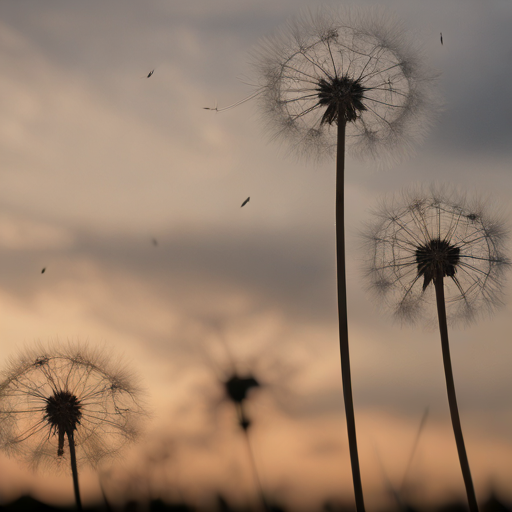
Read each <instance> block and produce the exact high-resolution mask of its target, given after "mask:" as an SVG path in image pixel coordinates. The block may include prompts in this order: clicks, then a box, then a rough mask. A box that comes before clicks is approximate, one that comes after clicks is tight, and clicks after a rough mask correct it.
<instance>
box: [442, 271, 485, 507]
mask: <svg viewBox="0 0 512 512" xmlns="http://www.w3.org/2000/svg"><path fill="white" fill-rule="evenodd" d="M434 286H435V289H436V301H437V315H438V318H439V332H440V334H441V347H442V350H443V364H444V375H445V378H446V391H447V392H448V403H449V405H450V416H451V419H452V427H453V433H454V435H455V443H456V445H457V452H458V454H459V462H460V467H461V470H462V477H463V478H464V485H465V486H466V495H467V497H468V503H469V510H470V512H478V505H477V502H476V496H475V489H474V487H473V480H472V478H471V471H470V469H469V461H468V456H467V454H466V447H465V445H464V437H463V436H462V427H461V424H460V417H459V409H458V407H457V397H456V395H455V383H454V380H453V371H452V363H451V357H450V345H449V342H448V325H447V322H446V304H445V299H444V284H443V274H442V270H438V273H437V276H436V278H435V279H434Z"/></svg>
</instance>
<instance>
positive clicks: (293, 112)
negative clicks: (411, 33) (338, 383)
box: [252, 9, 435, 512]
mask: <svg viewBox="0 0 512 512" xmlns="http://www.w3.org/2000/svg"><path fill="white" fill-rule="evenodd" d="M411 48H412V46H411V44H410V42H409V41H407V40H406V37H405V34H404V32H403V30H402V29H401V28H400V26H399V25H398V24H397V23H396V22H394V21H391V20H390V19H389V17H388V16H387V15H386V14H385V13H384V12H382V11H375V12H373V11H371V12H369V13H367V14H365V15H363V14H362V11H361V12H358V13H354V12H349V11H348V10H335V11H334V10H332V11H331V10H325V9H324V10H318V11H317V13H316V14H312V13H311V12H308V13H306V14H304V15H303V16H302V17H298V18H296V19H294V20H292V21H290V22H289V23H288V25H286V26H285V27H284V28H283V29H282V30H281V31H280V32H278V33H277V34H276V35H275V36H274V37H272V38H268V39H266V40H265V41H264V42H263V43H262V44H261V45H260V46H259V47H258V48H257V49H256V50H255V52H254V67H255V70H256V72H257V73H258V77H259V79H258V84H257V91H256V93H255V94H254V95H253V96H252V97H254V96H256V97H257V99H258V101H259V103H260V107H261V109H262V112H263V115H264V116H265V118H266V119H267V120H268V124H269V130H270V131H271V132H272V133H274V134H275V135H276V136H277V137H278V138H284V139H289V140H291V142H292V144H293V149H294V151H296V152H297V153H298V154H301V155H303V156H307V157H313V158H321V157H324V156H326V155H333V154H335V155H336V254H337V275H338V316H339V329H340V355H341V366H342V379H343V394H344V400H345V413H346V417H347V431H348V438H349V447H350V458H351V464H352V476H353V482H354V492H355V500H356V505H357V510H358V512H362V511H363V510H364V500H363V491H362V484H361V476H360V470H359V457H358V453H357V440H356V427H355V418H354V406H353V399H352V384H351V376H350V357H349V344H348V320H347V303H346V276H345V220H344V214H345V213H344V195H345V192H344V179H345V178H344V174H345V146H346V144H348V146H349V147H350V149H351V150H352V151H353V152H354V153H356V154H359V155H370V156H373V157H376V156H377V155H380V156H381V157H382V156H383V154H384V153H387V154H390V152H391V150H394V149H396V148H398V149H399V150H400V151H402V152H403V151H404V150H408V149H409V148H410V147H411V143H412V142H414V141H415V140H417V139H418V138H420V136H421V135H422V134H423V133H424V132H425V129H426V127H427V125H428V122H427V121H428V114H429V113H431V112H432V111H433V110H434V109H433V107H434V104H435V102H434V101H433V96H432V95H431V92H430V84H431V82H432V75H431V74H430V73H429V72H428V71H426V69H425V68H424V66H423V64H422V62H421V59H420V58H419V56H418V55H417V52H415V51H414V50H412V49H411Z"/></svg>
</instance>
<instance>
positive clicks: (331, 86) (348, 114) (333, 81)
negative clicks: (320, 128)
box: [316, 76, 366, 124]
mask: <svg viewBox="0 0 512 512" xmlns="http://www.w3.org/2000/svg"><path fill="white" fill-rule="evenodd" d="M316 90H317V92H318V103H319V104H320V105H323V106H325V107H327V108H326V110H325V112H324V115H323V117H322V121H321V123H322V124H325V123H327V124H333V123H335V122H338V111H339V110H341V111H342V112H343V113H344V120H345V122H351V121H355V120H356V119H357V118H358V117H359V115H360V113H361V112H363V111H365V110H366V107H365V106H364V104H363V99H364V92H365V88H364V87H363V86H362V85H361V83H360V81H359V80H354V79H352V78H350V77H348V76H341V77H335V78H330V79H328V80H325V79H323V78H322V79H320V80H319V81H318V87H317V89H316Z"/></svg>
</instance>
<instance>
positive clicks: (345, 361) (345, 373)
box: [336, 107, 365, 512]
mask: <svg viewBox="0 0 512 512" xmlns="http://www.w3.org/2000/svg"><path fill="white" fill-rule="evenodd" d="M345 128H346V121H345V113H344V111H343V110H342V108H341V107H338V141H337V142H338V146H337V154H336V270H337V286H338V322H339V333H340V356H341V379H342V383H343V399H344V401H345V415H346V418H347V433H348V445H349V451H350V463H351V466H352V480H353V483H354V495H355V500H356V509H357V512H364V511H365V508H364V499H363V487H362V484H361V471H360V469H359V456H358V453H357V438H356V420H355V416H354V401H353V398H352V379H351V376H350V356H349V347H348V315H347V278H346V271H345Z"/></svg>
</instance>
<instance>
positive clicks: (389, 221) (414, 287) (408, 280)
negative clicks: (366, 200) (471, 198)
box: [364, 189, 510, 512]
mask: <svg viewBox="0 0 512 512" xmlns="http://www.w3.org/2000/svg"><path fill="white" fill-rule="evenodd" d="M506 234H507V233H506V230H505V228H504V227H503V224H502V222H500V220H499V219H496V218H492V217H491V216H490V215H488V214H487V212H486V208H485V205H484V204H478V203H477V202H475V204H470V203H468V202H467V201H466V200H465V199H464V198H463V197H460V196H459V197H457V196H456V194H455V193H451V194H450V193H444V194H442V193H440V192H437V191H436V190H434V189H431V190H430V191H429V192H426V191H423V190H420V191H418V192H411V193H405V194H404V195H403V196H402V198H401V200H400V201H399V200H392V201H391V202H390V203H389V204H383V205H382V207H381V208H380V210H379V211H377V212H376V223H375V224H374V225H373V226H371V227H370V228H369V229H368V230H367V232H366V233H365V234H364V238H365V240H366V249H367V255H368V262H367V274H368V277H369V279H370V282H371V285H372V288H373V289H375V290H376V291H377V292H378V293H379V295H383V296H384V299H385V300H386V301H387V302H388V304H390V305H391V307H392V308H393V310H394V312H395V314H396V315H397V316H398V317H400V318H401V319H403V320H412V321H414V320H417V319H418V318H419V317H420V316H421V315H424V314H425V313H426V312H427V311H428V309H429V307H430V308H432V309H433V308H435V309H436V310H437V317H438V322H439V331H440V335H441V346H442V353H443V363H444V371H445V379H446V387H447V393H448V402H449V406H450V415H451V419H452V426H453V431H454V435H455V441H456V444H457V451H458V454H459V462H460V466H461V470H462V475H463V478H464V484H465V486H466V494H467V497H468V502H469V507H470V510H471V511H472V512H476V511H478V506H477V502H476V497H475V491H474V487H473V482H472V478H471V472H470V468H469V462H468V458H467V454H466V448H465V445H464V438H463V435H462V427H461V424H460V418H459V412H458V406H457V398H456V394H455V383H454V379H453V372H452V367H451V357H450V348H449V340H448V323H447V317H450V318H452V319H454V320H461V319H465V320H473V319H474V317H475V316H476V315H477V314H479V313H481V312H482V311H484V310H487V311H489V310H491V309H492V308H494V307H495V306H496V305H497V304H498V303H500V302H501V300H500V299H501V294H502V286H503V278H504V271H505V270H506V268H507V267H509V266H510V262H509V260H508V258H506V257H505V255H504V253H503V243H504V239H505V237H506Z"/></svg>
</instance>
